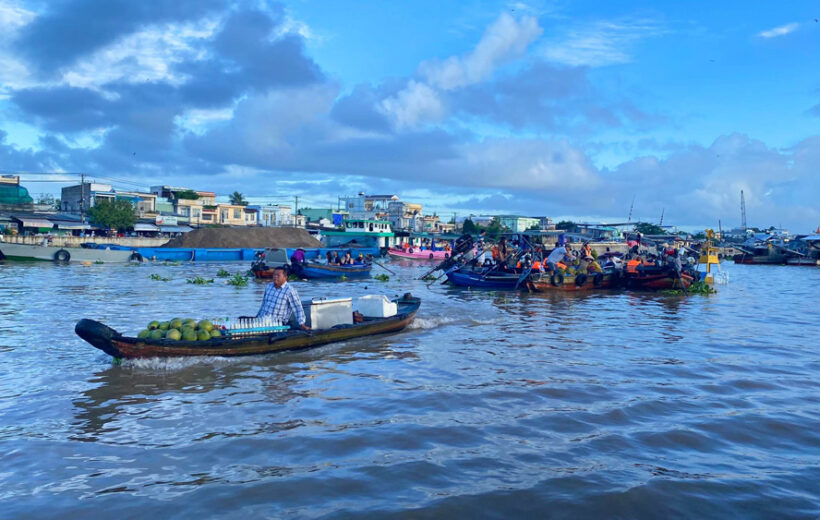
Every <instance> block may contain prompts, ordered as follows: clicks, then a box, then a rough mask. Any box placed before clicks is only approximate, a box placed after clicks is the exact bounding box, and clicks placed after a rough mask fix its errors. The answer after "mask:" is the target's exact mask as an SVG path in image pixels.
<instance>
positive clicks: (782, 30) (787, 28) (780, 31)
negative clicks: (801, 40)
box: [757, 23, 800, 38]
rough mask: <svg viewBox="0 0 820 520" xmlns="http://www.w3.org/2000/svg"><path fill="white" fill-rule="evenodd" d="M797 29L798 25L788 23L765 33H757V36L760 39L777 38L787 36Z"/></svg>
mask: <svg viewBox="0 0 820 520" xmlns="http://www.w3.org/2000/svg"><path fill="white" fill-rule="evenodd" d="M798 27H800V24H798V23H789V24H786V25H781V26H779V27H774V28H772V29H768V30H766V31H761V32H759V33H757V35H758V36H759V37H761V38H777V37H778V36H786V35H787V34H789V33H792V32H794V31H796V30H797V28H798Z"/></svg>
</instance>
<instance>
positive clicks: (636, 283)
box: [621, 265, 695, 290]
mask: <svg viewBox="0 0 820 520" xmlns="http://www.w3.org/2000/svg"><path fill="white" fill-rule="evenodd" d="M621 280H622V281H623V284H624V287H626V288H627V289H651V290H661V289H681V288H685V289H688V288H689V286H690V285H692V283H693V282H694V281H695V276H693V275H692V274H691V273H689V272H686V271H684V272H682V273H681V274H680V276H678V274H677V273H676V272H675V270H674V269H673V268H672V267H670V266H665V265H663V266H654V265H645V266H641V267H639V268H638V269H637V270H636V271H635V272H633V273H630V272H627V271H624V273H623V276H622V277H621Z"/></svg>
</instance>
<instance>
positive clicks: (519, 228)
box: [498, 215, 541, 233]
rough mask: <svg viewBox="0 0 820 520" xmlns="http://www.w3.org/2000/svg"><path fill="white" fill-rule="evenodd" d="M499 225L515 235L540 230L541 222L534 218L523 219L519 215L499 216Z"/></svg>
mask: <svg viewBox="0 0 820 520" xmlns="http://www.w3.org/2000/svg"><path fill="white" fill-rule="evenodd" d="M498 220H499V223H500V224H501V226H502V227H505V228H507V229H509V230H510V231H512V232H513V233H521V232H523V231H526V230H528V229H531V228H533V227H535V228H536V229H540V227H541V220H540V219H537V218H532V217H521V216H518V215H499V217H498Z"/></svg>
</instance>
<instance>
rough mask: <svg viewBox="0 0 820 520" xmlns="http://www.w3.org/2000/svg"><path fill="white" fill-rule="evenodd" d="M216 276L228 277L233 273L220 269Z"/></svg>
mask: <svg viewBox="0 0 820 520" xmlns="http://www.w3.org/2000/svg"><path fill="white" fill-rule="evenodd" d="M216 276H217V277H219V278H228V277H230V276H231V273H229V272H228V271H226V270H225V269H220V270H219V271H217V272H216Z"/></svg>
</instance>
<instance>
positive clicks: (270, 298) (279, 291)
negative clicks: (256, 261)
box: [256, 267, 310, 330]
mask: <svg viewBox="0 0 820 520" xmlns="http://www.w3.org/2000/svg"><path fill="white" fill-rule="evenodd" d="M267 316H270V317H271V318H273V320H274V321H278V322H279V323H283V324H285V323H289V322H290V320H291V318H295V320H296V322H297V323H298V324H299V327H300V328H301V329H302V330H310V327H308V326H307V325H305V320H306V318H305V310H304V309H303V308H302V301H301V300H300V299H299V293H297V292H296V289H294V288H293V286H291V285H290V284H289V283H288V273H287V271H286V270H285V268H284V267H277V268H275V269H274V270H273V283H269V284H268V286H267V287H265V296H263V297H262V306H261V307H260V308H259V312H258V313H256V317H257V318H263V317H267ZM294 328H295V327H294Z"/></svg>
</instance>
